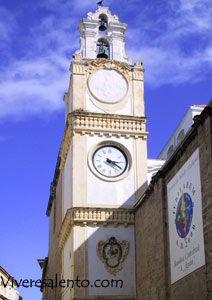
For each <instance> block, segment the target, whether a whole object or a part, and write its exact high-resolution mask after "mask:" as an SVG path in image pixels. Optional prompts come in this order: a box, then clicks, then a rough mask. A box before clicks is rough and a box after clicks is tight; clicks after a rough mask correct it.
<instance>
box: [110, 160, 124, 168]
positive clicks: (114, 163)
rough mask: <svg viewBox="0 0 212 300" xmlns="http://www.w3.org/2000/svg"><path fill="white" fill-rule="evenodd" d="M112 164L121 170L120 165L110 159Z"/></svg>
mask: <svg viewBox="0 0 212 300" xmlns="http://www.w3.org/2000/svg"><path fill="white" fill-rule="evenodd" d="M112 164H113V165H114V166H116V167H117V168H119V169H121V170H122V168H121V167H120V166H118V165H117V164H116V163H115V162H113V161H112Z"/></svg>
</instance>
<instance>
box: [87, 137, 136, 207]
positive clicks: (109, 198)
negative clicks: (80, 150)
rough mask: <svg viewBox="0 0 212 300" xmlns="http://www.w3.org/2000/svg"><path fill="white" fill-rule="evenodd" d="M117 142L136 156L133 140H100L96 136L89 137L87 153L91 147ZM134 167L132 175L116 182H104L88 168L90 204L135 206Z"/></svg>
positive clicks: (88, 199)
mask: <svg viewBox="0 0 212 300" xmlns="http://www.w3.org/2000/svg"><path fill="white" fill-rule="evenodd" d="M111 140H112V141H117V142H118V143H120V144H122V145H124V146H125V147H126V148H127V149H128V150H129V152H130V153H131V155H132V157H133V155H134V149H133V139H124V138H114V137H113V138H107V139H105V138H99V137H96V136H93V137H91V136H88V137H87V153H89V150H90V149H91V147H92V146H93V145H95V144H97V143H100V142H102V141H111ZM132 160H133V159H132ZM134 176H135V175H134V165H133V164H132V168H131V171H130V174H129V175H128V176H127V177H126V178H124V179H122V180H120V181H115V182H109V181H104V180H101V179H100V178H98V177H97V176H95V175H94V174H93V173H92V172H91V170H90V168H89V167H88V171H87V189H88V198H87V201H88V204H93V205H94V204H95V205H97V206H98V205H107V206H111V205H118V206H123V205H125V206H129V205H133V204H134V201H135V196H134V193H135V182H134V181H135V179H134Z"/></svg>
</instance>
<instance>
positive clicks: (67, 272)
mask: <svg viewBox="0 0 212 300" xmlns="http://www.w3.org/2000/svg"><path fill="white" fill-rule="evenodd" d="M63 262H64V265H63V272H64V274H63V277H64V278H62V279H65V280H67V279H71V234H70V235H69V237H68V239H67V241H66V244H65V247H64V261H63ZM63 292H64V300H70V297H71V296H70V288H69V287H65V288H64V289H63Z"/></svg>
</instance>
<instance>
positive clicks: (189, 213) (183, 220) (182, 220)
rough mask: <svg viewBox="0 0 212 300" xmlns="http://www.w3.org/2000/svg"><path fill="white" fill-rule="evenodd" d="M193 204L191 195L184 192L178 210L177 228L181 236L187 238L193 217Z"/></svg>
mask: <svg viewBox="0 0 212 300" xmlns="http://www.w3.org/2000/svg"><path fill="white" fill-rule="evenodd" d="M193 206H194V203H193V202H192V199H191V196H190V195H189V194H188V193H182V194H181V197H180V200H179V202H178V205H177V210H176V219H175V224H176V230H177V233H178V235H179V237H180V238H186V236H187V235H188V233H189V230H190V227H191V222H192V218H193Z"/></svg>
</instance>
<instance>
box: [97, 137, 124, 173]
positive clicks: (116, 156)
mask: <svg viewBox="0 0 212 300" xmlns="http://www.w3.org/2000/svg"><path fill="white" fill-rule="evenodd" d="M91 161H92V162H91V164H92V169H93V170H94V173H95V174H97V175H99V176H100V177H101V178H103V179H104V178H105V179H120V178H122V176H123V175H124V174H125V173H126V172H127V171H128V170H129V165H130V162H129V155H128V154H127V151H125V150H124V149H123V147H120V146H119V144H113V143H111V144H109V143H107V144H100V145H98V146H97V148H96V149H95V151H93V153H92V157H91Z"/></svg>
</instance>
